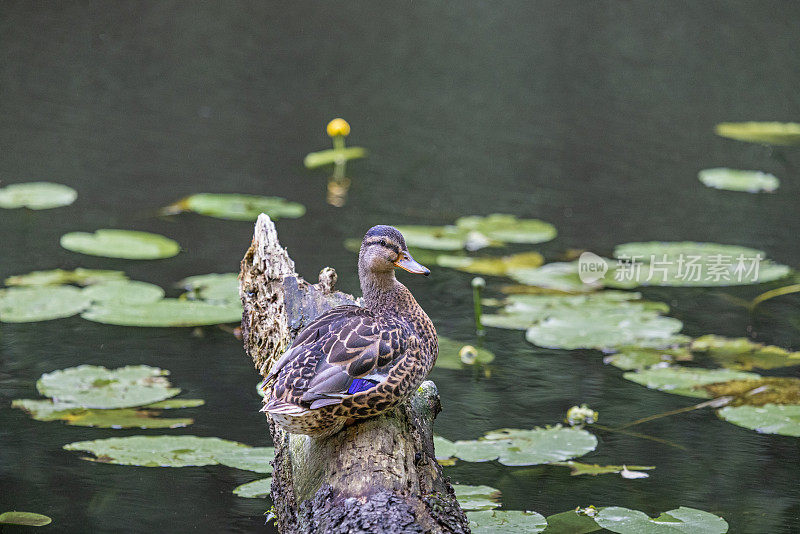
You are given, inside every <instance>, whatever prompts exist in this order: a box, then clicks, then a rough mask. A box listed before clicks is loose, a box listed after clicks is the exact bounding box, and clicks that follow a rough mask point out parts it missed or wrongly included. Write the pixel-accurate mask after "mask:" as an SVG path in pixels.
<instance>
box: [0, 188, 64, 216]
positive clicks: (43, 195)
mask: <svg viewBox="0 0 800 534" xmlns="http://www.w3.org/2000/svg"><path fill="white" fill-rule="evenodd" d="M76 198H78V193H77V191H75V190H74V189H72V188H71V187H67V186H66V185H62V184H55V183H52V182H28V183H24V184H11V185H7V186H6V187H3V188H0V208H6V209H13V208H28V209H32V210H47V209H51V208H60V207H62V206H69V205H70V204H72V203H73V202H75V199H76Z"/></svg>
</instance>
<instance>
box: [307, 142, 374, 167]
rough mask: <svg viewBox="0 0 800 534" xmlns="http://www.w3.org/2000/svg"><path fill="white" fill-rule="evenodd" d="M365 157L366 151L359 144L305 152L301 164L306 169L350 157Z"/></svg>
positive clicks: (340, 161)
mask: <svg viewBox="0 0 800 534" xmlns="http://www.w3.org/2000/svg"><path fill="white" fill-rule="evenodd" d="M365 157H367V151H366V149H364V148H361V147H360V146H351V147H347V148H333V149H330V150H322V151H320V152H311V153H309V154H306V157H305V159H304V160H303V165H305V166H306V169H316V168H317V167H322V166H323V165H333V164H334V163H344V162H346V161H350V160H351V159H360V158H365Z"/></svg>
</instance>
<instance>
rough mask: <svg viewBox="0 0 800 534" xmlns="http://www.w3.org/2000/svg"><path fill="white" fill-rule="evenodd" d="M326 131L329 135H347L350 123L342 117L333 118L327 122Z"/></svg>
mask: <svg viewBox="0 0 800 534" xmlns="http://www.w3.org/2000/svg"><path fill="white" fill-rule="evenodd" d="M327 131H328V135H329V136H331V137H336V136H337V135H341V136H343V137H347V136H348V135H350V125H349V124H347V121H346V120H344V119H338V118H337V119H333V120H332V121H331V122H329V123H328V128H327Z"/></svg>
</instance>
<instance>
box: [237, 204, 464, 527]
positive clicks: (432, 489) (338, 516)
mask: <svg viewBox="0 0 800 534" xmlns="http://www.w3.org/2000/svg"><path fill="white" fill-rule="evenodd" d="M335 283H336V272H335V271H334V270H333V269H331V268H325V269H323V270H322V272H321V273H320V277H319V282H318V283H317V284H309V283H308V282H306V281H305V280H303V279H302V278H301V277H300V276H299V275H298V274H297V273H296V272H295V270H294V262H293V261H292V260H291V258H289V255H288V253H287V252H286V250H285V249H284V248H282V247H281V246H280V243H279V242H278V235H277V233H276V231H275V225H274V224H273V223H272V221H271V220H270V219H269V217H268V216H266V215H263V214H262V215H261V216H260V217H259V218H258V221H257V222H256V226H255V233H254V235H253V241H252V244H251V245H250V248H249V249H248V251H247V253H246V254H245V256H244V259H243V260H242V265H241V275H240V287H239V291H240V294H241V297H242V303H243V305H244V315H243V317H242V336H243V339H244V346H245V350H246V351H247V354H248V355H249V356H250V357H251V358H252V359H253V362H254V364H255V366H256V368H257V369H258V370H259V372H260V373H261V374H262V375H263V376H266V374H267V373H268V371H269V368H270V366H271V365H272V363H274V361H275V360H276V358H277V357H278V356H280V354H281V353H282V352H283V351H284V350H285V349H286V347H288V346H289V345H290V344H291V341H292V340H293V339H294V337H295V336H296V335H297V333H298V332H299V331H300V330H301V329H302V328H303V327H304V326H305V325H306V324H308V323H309V322H310V321H311V320H313V319H314V318H316V317H317V316H318V315H320V314H321V313H323V312H324V311H326V310H327V309H329V308H331V307H333V306H337V305H339V304H345V303H354V302H355V301H356V299H354V298H353V297H352V296H351V295H347V294H344V293H341V292H338V291H334V290H333V285H334V284H335ZM439 411H440V401H439V394H438V391H437V390H436V386H435V385H434V383H433V382H430V381H428V382H425V383H423V384H422V386H421V387H420V388H419V389H418V391H417V392H416V393H415V394H414V395H413V396H412V398H411V399H410V400H409V401H408V402H406V403H404V404H402V405H401V406H399V407H398V408H396V409H395V410H393V411H391V412H389V413H388V414H385V415H382V416H380V417H376V418H372V419H368V420H364V421H361V422H358V423H356V424H354V425H352V426H349V427H345V429H344V430H342V431H341V432H339V433H338V434H336V435H334V436H331V437H329V438H323V439H312V438H310V437H308V436H301V435H293V434H289V433H287V432H285V431H283V430H282V429H280V428H278V427H276V426H275V425H274V424H272V422H271V421H270V422H269V429H270V432H271V434H272V439H273V442H274V444H275V452H276V455H275V461H274V462H273V466H274V473H273V479H272V501H273V503H274V506H275V514H276V516H277V522H278V528H279V529H280V531H281V532H283V533H313V534H317V533H324V532H337V533H338V532H341V533H345V532H370V533H384V532H385V533H406V532H456V533H462V532H469V526H468V524H467V520H466V517H465V516H464V513H463V511H462V510H461V508H460V507H459V505H458V502H457V501H456V499H455V495H454V493H453V489H452V487H451V486H450V484H449V481H448V480H447V479H446V478H445V477H444V476H443V475H442V470H441V467H440V466H439V464H437V463H436V460H435V459H434V450H433V434H432V426H433V419H434V418H435V417H436V414H437V413H438V412H439ZM268 420H269V418H268Z"/></svg>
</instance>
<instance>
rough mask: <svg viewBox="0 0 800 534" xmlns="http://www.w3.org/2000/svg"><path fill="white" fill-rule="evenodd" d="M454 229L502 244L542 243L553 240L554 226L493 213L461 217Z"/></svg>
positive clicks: (534, 220) (555, 233)
mask: <svg viewBox="0 0 800 534" xmlns="http://www.w3.org/2000/svg"><path fill="white" fill-rule="evenodd" d="M456 227H458V228H461V229H463V230H466V231H468V232H479V233H481V234H483V235H485V236H486V237H488V238H489V239H490V240H495V241H501V242H504V243H528V244H536V243H544V242H545V241H550V240H552V239H555V237H556V235H557V232H556V228H555V226H553V225H552V224H550V223H547V222H544V221H540V220H538V219H517V218H516V217H515V216H513V215H505V214H501V213H494V214H492V215H487V216H486V217H477V216H472V217H461V218H459V219H458V220H456Z"/></svg>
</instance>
